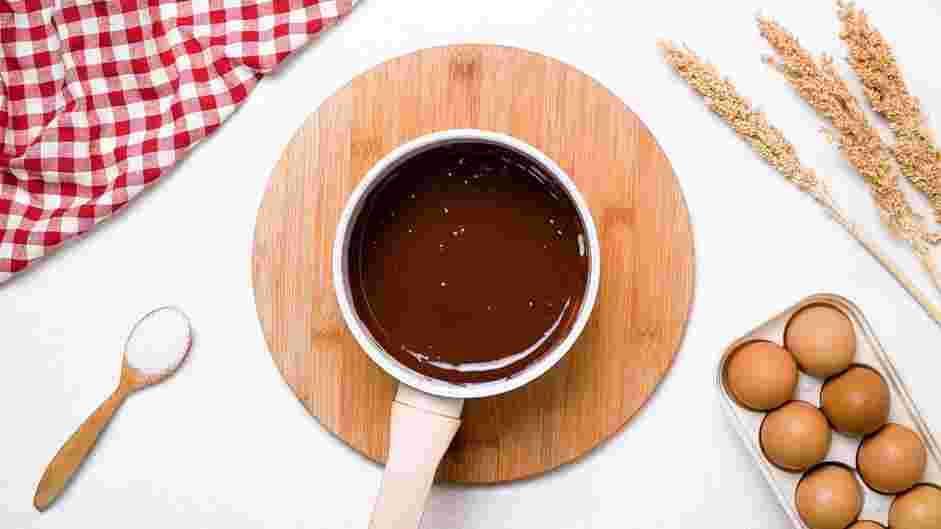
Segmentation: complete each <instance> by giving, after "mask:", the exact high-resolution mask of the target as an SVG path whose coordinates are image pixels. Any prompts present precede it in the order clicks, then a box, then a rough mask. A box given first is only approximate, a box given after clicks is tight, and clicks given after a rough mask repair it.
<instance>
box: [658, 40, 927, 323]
mask: <svg viewBox="0 0 941 529" xmlns="http://www.w3.org/2000/svg"><path fill="white" fill-rule="evenodd" d="M659 45H660V49H661V50H662V51H663V54H664V60H665V61H666V62H667V64H669V65H670V66H672V67H673V69H674V70H676V72H677V73H678V74H679V75H680V77H682V78H683V79H685V80H686V82H688V83H689V85H690V86H691V87H692V88H693V89H694V90H695V91H696V92H698V93H699V94H700V95H701V96H703V98H704V100H705V103H706V106H707V107H708V108H709V110H711V111H712V112H714V113H715V114H717V115H718V116H719V117H720V118H722V119H723V120H724V121H725V122H726V123H727V124H728V125H729V126H730V127H731V128H732V130H734V131H735V132H736V133H737V134H738V135H739V136H740V137H741V138H742V140H744V141H745V143H747V144H748V145H750V146H751V148H752V149H754V151H755V152H757V153H758V155H759V156H761V157H762V158H763V159H764V160H765V161H766V162H768V164H770V165H771V166H772V167H774V168H775V169H776V170H777V171H778V172H779V173H781V174H782V175H783V176H784V177H785V178H786V179H787V180H788V181H790V182H791V183H793V184H794V185H796V186H797V187H798V188H800V189H801V190H802V191H804V192H805V193H807V194H809V195H810V196H812V197H813V198H814V200H816V201H817V203H818V204H820V205H821V206H823V208H824V209H825V210H826V211H827V212H828V213H829V214H830V216H831V217H832V218H833V219H834V220H835V221H836V222H837V223H839V224H840V225H841V226H843V227H844V228H845V229H846V230H847V231H848V232H849V233H850V235H852V236H853V238H855V239H856V240H857V241H858V242H859V243H860V244H861V245H862V246H863V247H864V248H865V249H866V250H867V251H868V252H869V253H870V255H872V256H873V257H874V258H875V259H876V260H877V261H879V263H880V264H881V265H882V266H883V268H885V269H886V271H888V272H889V273H890V274H892V276H893V277H894V278H895V280H896V281H898V283H899V284H900V285H902V287H903V288H905V290H907V291H908V293H909V294H910V295H911V296H912V297H913V298H915V301H917V302H918V303H919V304H921V306H922V307H923V308H924V309H925V311H927V312H928V314H929V315H930V316H931V317H932V318H933V319H934V320H935V322H937V323H938V324H939V325H941V310H939V309H938V307H936V306H935V305H934V304H933V303H932V302H931V301H930V300H929V299H928V298H927V297H926V296H925V295H924V294H923V293H922V292H921V291H920V290H919V289H918V288H917V287H916V286H915V285H914V284H912V282H911V281H910V280H909V278H908V277H906V276H905V274H904V273H903V272H902V271H901V270H900V269H899V268H898V267H897V266H896V265H895V263H893V262H892V260H891V259H890V258H889V257H888V256H886V255H885V254H884V253H883V252H882V251H881V250H880V249H879V247H878V245H877V244H876V243H874V242H873V241H871V240H870V239H869V238H868V237H867V236H866V235H865V233H864V232H863V231H862V230H861V229H860V228H859V226H858V225H857V224H856V223H854V222H852V221H851V220H850V219H849V217H848V216H847V214H846V212H845V211H844V210H843V209H842V208H841V207H839V205H838V204H837V203H836V201H835V200H834V198H833V196H832V194H831V193H830V189H829V186H828V185H827V183H826V181H825V180H824V179H822V178H820V177H819V176H818V175H817V174H816V173H815V172H814V170H813V169H810V168H807V167H805V166H804V165H803V164H801V162H800V159H799V158H798V156H797V151H796V150H795V149H794V146H793V145H792V144H791V143H790V142H789V141H788V140H787V138H785V137H784V134H782V133H781V131H780V130H778V129H777V128H775V127H774V126H773V125H771V123H769V122H768V119H767V118H766V117H765V115H764V114H763V113H762V112H759V111H757V110H755V109H753V108H752V106H751V104H750V103H749V102H748V100H747V99H745V98H744V97H742V95H741V94H739V93H738V91H737V90H736V89H735V86H734V85H733V84H732V82H731V81H729V80H728V79H723V78H722V77H721V75H719V72H718V71H717V70H716V69H715V68H714V67H713V66H712V65H711V64H708V63H706V62H704V61H702V60H701V59H700V58H699V57H698V56H697V55H696V54H695V53H694V52H692V51H691V50H689V49H687V48H680V47H677V46H675V45H674V44H673V43H671V42H666V41H663V42H660V44H659Z"/></svg>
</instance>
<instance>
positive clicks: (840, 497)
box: [794, 465, 863, 529]
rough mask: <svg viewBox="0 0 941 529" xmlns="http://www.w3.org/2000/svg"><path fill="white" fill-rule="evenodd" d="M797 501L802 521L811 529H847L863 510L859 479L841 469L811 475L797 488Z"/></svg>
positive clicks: (825, 468) (827, 467)
mask: <svg viewBox="0 0 941 529" xmlns="http://www.w3.org/2000/svg"><path fill="white" fill-rule="evenodd" d="M794 501H795V503H796V504H797V512H798V514H800V517H801V520H804V523H805V524H806V525H807V527H809V528H810V529H845V528H846V526H848V525H849V524H850V523H852V522H853V520H855V519H856V517H857V516H859V513H860V511H862V508H863V494H862V491H861V490H860V487H859V482H857V481H856V476H854V475H853V473H852V472H851V471H849V470H848V469H847V468H845V467H843V466H840V465H824V466H821V467H818V468H816V469H814V470H812V471H810V473H808V474H807V475H805V476H804V477H803V479H801V480H800V483H798V484H797V493H796V495H795V499H794Z"/></svg>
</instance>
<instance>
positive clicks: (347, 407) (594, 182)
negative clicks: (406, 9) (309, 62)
mask: <svg viewBox="0 0 941 529" xmlns="http://www.w3.org/2000/svg"><path fill="white" fill-rule="evenodd" d="M450 128H478V129H486V130H493V131H498V132H503V133H507V134H510V135H513V136H515V137H517V138H519V139H521V140H523V141H526V142H528V143H530V144H532V145H534V146H535V147H537V148H538V149H540V150H542V151H543V152H545V153H546V154H547V155H548V156H549V157H550V158H552V159H554V160H555V161H556V162H557V163H558V164H559V165H560V166H562V168H563V169H564V170H566V171H567V172H568V173H569V175H571V177H572V178H573V180H574V181H575V183H576V185H577V186H578V188H579V189H580V190H581V192H582V193H583V194H584V196H585V199H586V200H587V201H588V204H589V207H590V208H591V210H592V214H593V216H594V220H595V223H596V224H597V226H598V230H599V237H600V240H601V252H602V277H601V289H600V293H599V296H598V302H597V305H596V307H595V311H594V313H593V315H592V318H591V320H590V322H589V324H588V327H587V328H586V330H585V332H584V334H583V335H582V337H581V338H580V340H579V341H578V342H577V343H576V345H575V347H574V348H573V349H572V350H571V351H570V352H569V353H568V354H567V355H566V357H565V358H564V359H563V360H562V361H561V362H560V363H559V364H558V365H557V366H556V367H555V368H553V369H551V370H550V371H549V372H548V373H546V374H545V375H544V376H542V377H541V378H539V379H537V380H535V381H534V382H532V383H530V384H529V385H527V386H525V387H523V388H521V389H519V390H516V391H513V392H510V393H508V394H505V395H500V396H496V397H491V398H486V399H479V400H472V401H468V402H467V403H466V406H465V408H464V410H465V411H464V418H463V420H464V423H463V425H462V427H461V429H460V431H459V432H458V434H457V437H456V438H455V440H454V442H453V443H452V445H451V447H450V449H449V451H448V453H447V455H446V456H445V459H444V462H443V463H442V466H441V468H440V473H439V478H441V479H444V480H448V481H455V482H465V483H493V482H499V481H506V480H513V479H519V478H524V477H529V476H533V475H536V474H539V473H541V472H545V471H547V470H550V469H553V468H555V467H558V466H559V465H562V464H565V463H568V462H571V461H573V460H575V459H576V458H578V457H579V456H581V455H583V454H585V453H586V452H588V451H589V450H591V449H592V448H594V447H596V446H598V445H599V444H600V443H602V442H603V441H604V440H605V439H607V438H609V437H610V436H611V435H613V434H615V433H616V432H618V431H619V430H620V429H621V428H622V427H623V426H624V425H625V423H627V421H628V420H629V419H630V418H631V416H633V415H634V413H635V412H637V410H638V409H639V408H640V407H641V406H642V405H643V404H644V403H645V402H646V401H647V399H649V398H650V396H651V394H652V393H653V391H654V389H655V388H656V386H657V384H658V383H659V382H660V380H661V379H663V377H664V376H665V375H666V373H667V371H668V369H669V368H670V365H671V364H672V362H673V358H674V354H675V352H676V350H677V349H678V347H679V344H680V341H681V339H682V336H683V333H684V330H685V327H686V322H687V318H688V316H689V312H690V306H691V303H692V295H693V271H694V266H693V239H692V232H691V228H690V224H689V216H688V212H687V209H686V205H685V203H684V200H683V196H682V192H681V190H680V187H679V184H678V182H677V179H676V177H675V175H674V174H673V169H672V167H671V166H670V163H669V161H668V160H667V158H666V156H665V155H664V153H663V151H662V150H661V149H660V147H659V146H658V145H657V143H656V140H655V139H654V138H653V136H652V135H651V134H650V132H649V131H648V130H647V128H646V127H645V126H644V125H643V123H641V122H640V120H639V119H638V118H637V116H636V115H634V113H632V112H631V111H630V109H628V108H627V107H626V106H625V105H624V103H623V102H622V101H621V100H619V99H618V98H617V97H615V96H614V95H613V94H612V93H611V92H609V91H608V90H607V89H606V88H604V87H603V86H601V85H600V84H599V83H598V82H597V81H595V80H594V79H592V78H591V77H589V76H587V75H585V74H583V73H581V72H579V71H578V70H576V69H575V68H572V67H571V66H568V65H565V64H562V63H560V62H558V61H556V60H553V59H550V58H548V57H544V56H542V55H538V54H535V53H531V52H527V51H524V50H520V49H515V48H506V47H498V46H485V45H464V46H450V47H442V48H431V49H425V50H421V51H418V52H415V53H412V54H409V55H406V56H403V57H399V58H396V59H392V60H390V61H388V62H386V63H384V64H381V65H379V66H377V67H375V68H373V69H372V70H369V71H368V72H366V73H364V74H362V75H360V76H358V77H356V78H355V79H353V80H352V81H351V82H350V83H349V84H348V85H346V86H345V87H343V88H342V89H340V90H339V91H337V92H336V93H335V94H333V95H332V96H331V97H330V98H329V99H327V100H326V101H325V102H324V103H323V104H322V105H321V106H320V108H319V109H318V110H317V111H316V112H315V113H313V114H312V115H311V116H310V117H309V118H308V119H307V121H306V122H305V123H304V125H303V126H302V127H301V129H300V130H299V131H298V132H297V134H296V135H295V136H294V138H293V139H292V140H291V142H290V144H289V145H288V146H287V148H286V149H285V151H284V153H283V155H282V157H281V160H280V161H279V162H278V164H277V166H276V167H275V168H274V171H273V172H272V175H271V181H270V183H269V187H268V190H267V192H266V194H265V197H264V200H263V202H262V205H261V208H260V210H259V213H258V222H257V226H256V232H255V248H254V255H253V263H252V265H253V278H254V288H255V300H256V304H257V309H258V315H259V318H260V320H261V323H262V327H263V330H264V334H265V338H266V340H267V343H268V348H269V350H270V352H271V356H272V357H273V359H274V361H275V364H277V366H278V369H279V370H280V371H281V374H282V376H283V377H284V380H285V381H286V382H287V383H288V384H289V385H290V387H291V388H292V389H293V391H294V393H295V394H296V395H297V397H298V398H299V399H300V400H301V402H303V404H304V406H305V407H306V408H307V409H308V410H309V411H310V413H311V414H312V415H313V416H314V417H316V418H317V419H318V420H319V421H320V423H321V424H322V425H323V426H324V427H325V428H327V429H328V430H329V431H331V432H333V433H334V434H336V435H337V436H338V437H339V438H340V439H342V440H343V441H344V442H346V443H348V444H349V445H350V446H352V447H353V448H354V449H356V450H357V451H359V452H361V453H362V454H364V455H365V456H366V457H368V458H370V459H372V460H375V461H379V462H381V461H384V460H385V457H386V448H387V443H388V437H387V429H388V424H389V410H390V404H391V401H392V398H393V395H394V391H395V387H396V382H395V381H394V380H393V379H392V378H391V377H389V376H388V375H386V374H385V373H384V372H382V371H381V370H380V369H379V368H378V367H377V366H375V365H374V364H373V363H372V362H371V361H370V359H369V357H368V356H367V355H366V354H365V353H364V352H363V351H362V350H360V349H359V347H358V346H357V344H356V342H355V341H354V339H353V337H352V335H351V334H350V333H349V331H348V330H347V328H346V327H345V325H344V323H343V319H342V317H341V315H340V310H339V307H338V305H337V302H336V298H335V295H334V293H333V291H332V288H331V280H330V277H331V266H330V263H331V245H332V243H333V237H334V232H335V229H336V224H337V221H338V219H339V215H340V212H341V210H342V208H343V206H344V204H345V201H346V199H347V197H348V196H349V194H350V193H351V192H352V190H353V187H354V186H355V184H356V183H357V182H358V180H359V179H360V178H362V177H363V176H364V175H365V174H366V172H367V171H368V170H369V168H370V167H371V166H372V165H373V164H374V163H375V162H376V161H377V160H378V159H379V158H381V157H382V156H383V155H385V154H387V153H388V152H389V151H391V150H392V149H393V148H395V147H397V146H398V145H400V144H402V143H404V142H406V141H409V140H411V139H414V138H416V137H418V136H421V135H424V134H427V133H430V132H435V131H440V130H444V129H450ZM664 412H666V410H664ZM672 412H679V410H672ZM310 457H319V456H318V455H317V454H311V455H310Z"/></svg>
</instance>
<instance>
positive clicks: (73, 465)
mask: <svg viewBox="0 0 941 529" xmlns="http://www.w3.org/2000/svg"><path fill="white" fill-rule="evenodd" d="M131 389H132V386H131V383H130V381H129V380H128V377H126V376H122V377H121V382H120V383H119V384H118V387H117V389H115V390H114V393H112V394H111V396H110V397H108V400H106V401H104V402H103V403H101V406H98V409H97V410H95V413H93V414H91V416H90V417H89V418H88V419H85V422H84V423H82V425H81V426H79V427H78V430H75V433H73V434H72V437H69V440H68V441H66V442H65V444H64V445H62V448H60V449H59V452H58V453H56V456H55V457H54V458H52V461H50V462H49V466H47V467H46V471H45V472H44V473H43V475H42V479H40V480H39V486H37V487H36V496H35V497H34V498H33V505H34V506H35V507H36V510H38V511H44V510H46V508H47V507H49V505H51V504H52V502H53V501H55V499H56V498H57V497H58V496H59V494H61V493H62V491H63V490H64V489H65V487H66V485H68V483H69V480H70V479H71V478H72V475H74V474H75V471H76V470H78V468H79V467H80V466H81V465H82V462H83V461H84V460H85V457H87V456H88V454H89V452H91V449H92V448H94V447H95V443H96V442H97V441H98V434H100V433H101V431H102V430H103V429H104V428H105V426H107V425H108V423H109V422H110V421H111V417H113V416H114V412H116V411H117V410H118V408H119V407H120V406H121V403H123V402H124V399H126V398H127V396H128V395H129V394H130V393H131Z"/></svg>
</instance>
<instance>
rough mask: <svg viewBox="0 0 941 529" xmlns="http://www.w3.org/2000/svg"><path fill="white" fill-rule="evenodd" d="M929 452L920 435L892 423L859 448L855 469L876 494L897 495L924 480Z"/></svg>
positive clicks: (866, 440)
mask: <svg viewBox="0 0 941 529" xmlns="http://www.w3.org/2000/svg"><path fill="white" fill-rule="evenodd" d="M927 462H928V452H927V451H926V450H925V445H924V444H922V442H921V438H920V437H918V434H916V433H915V432H913V431H911V430H909V429H908V428H906V427H904V426H902V425H900V424H895V423H889V424H887V425H885V427H884V428H882V429H881V430H879V431H878V432H877V433H876V434H874V435H872V436H871V437H867V438H866V439H864V440H863V442H862V443H860V445H859V451H858V452H857V453H856V467H857V468H858V469H859V474H860V475H861V476H862V477H863V481H865V482H866V484H867V485H869V487H870V488H872V489H873V490H875V491H878V492H882V493H886V494H897V493H899V492H902V491H903V490H906V489H908V488H910V487H911V486H912V485H914V484H915V483H917V482H918V480H920V479H921V477H922V475H924V473H925V464H926V463H927Z"/></svg>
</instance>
